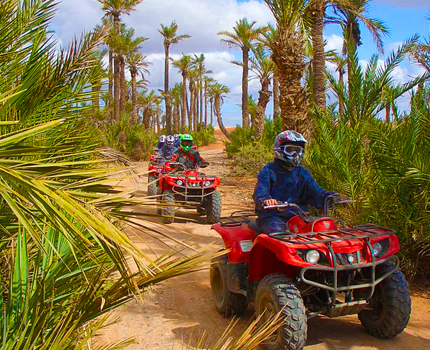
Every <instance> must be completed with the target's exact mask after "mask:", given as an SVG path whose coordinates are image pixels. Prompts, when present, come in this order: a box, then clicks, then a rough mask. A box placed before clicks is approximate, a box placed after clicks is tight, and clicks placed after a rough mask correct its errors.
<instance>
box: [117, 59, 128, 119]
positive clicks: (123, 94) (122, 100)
mask: <svg viewBox="0 0 430 350" xmlns="http://www.w3.org/2000/svg"><path fill="white" fill-rule="evenodd" d="M119 62H120V74H121V76H120V85H121V93H120V97H119V111H120V113H124V112H125V100H126V96H127V82H126V80H125V59H124V56H122V55H121V56H120V58H119Z"/></svg>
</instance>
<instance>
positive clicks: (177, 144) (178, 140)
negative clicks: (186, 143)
mask: <svg viewBox="0 0 430 350" xmlns="http://www.w3.org/2000/svg"><path fill="white" fill-rule="evenodd" d="M181 136H182V135H181V134H175V135H174V136H173V137H174V138H175V147H176V148H179V147H181Z"/></svg>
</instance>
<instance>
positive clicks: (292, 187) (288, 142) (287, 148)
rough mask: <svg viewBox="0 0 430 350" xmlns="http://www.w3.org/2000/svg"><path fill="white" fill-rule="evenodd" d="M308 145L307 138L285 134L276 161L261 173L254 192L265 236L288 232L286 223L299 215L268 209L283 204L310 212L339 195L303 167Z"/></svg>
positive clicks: (280, 137) (279, 141) (278, 141)
mask: <svg viewBox="0 0 430 350" xmlns="http://www.w3.org/2000/svg"><path fill="white" fill-rule="evenodd" d="M306 143H307V141H306V139H305V138H304V137H303V135H301V134H300V133H298V132H295V131H290V130H288V131H284V132H282V133H280V134H279V135H278V136H277V137H276V139H275V146H274V151H275V160H274V162H272V163H269V164H267V165H266V166H265V167H264V168H263V169H261V171H260V173H259V174H258V183H257V185H256V187H255V191H254V201H255V208H256V209H255V211H256V214H257V216H258V219H257V224H258V227H259V229H260V231H261V232H264V233H266V234H271V233H276V232H285V231H286V223H287V222H288V220H289V219H290V218H291V217H293V216H294V215H296V211H294V210H292V209H288V210H286V211H279V210H277V209H267V210H266V209H264V208H263V207H264V206H268V205H276V204H277V202H278V201H282V202H288V203H294V204H297V205H299V206H300V207H301V208H302V209H303V210H304V211H307V207H308V205H311V206H313V207H315V208H323V207H324V203H325V200H326V198H327V197H328V196H330V195H336V193H335V192H329V191H326V190H324V189H323V188H321V187H320V186H319V185H318V184H317V183H316V181H315V180H314V179H313V178H312V176H311V174H310V173H309V170H307V169H305V168H303V167H301V166H299V164H300V161H301V160H302V158H303V154H304V150H305V145H306ZM339 196H340V195H339ZM296 210H297V209H296Z"/></svg>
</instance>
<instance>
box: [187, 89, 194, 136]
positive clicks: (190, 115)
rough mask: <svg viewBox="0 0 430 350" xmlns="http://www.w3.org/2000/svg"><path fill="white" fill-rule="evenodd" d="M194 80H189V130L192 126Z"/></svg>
mask: <svg viewBox="0 0 430 350" xmlns="http://www.w3.org/2000/svg"><path fill="white" fill-rule="evenodd" d="M193 85H194V82H192V81H190V86H189V89H190V106H189V113H188V127H189V128H190V131H191V130H193V128H194V94H193V89H194V86H193ZM187 102H188V101H187Z"/></svg>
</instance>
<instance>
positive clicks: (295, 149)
mask: <svg viewBox="0 0 430 350" xmlns="http://www.w3.org/2000/svg"><path fill="white" fill-rule="evenodd" d="M307 143H308V141H306V139H305V138H304V137H303V135H302V134H300V133H298V132H297V131H292V130H287V131H283V132H281V133H280V134H279V135H278V136H276V138H275V146H274V151H275V157H276V158H277V159H279V160H280V161H282V162H284V163H286V165H287V166H290V167H296V166H298V165H299V164H300V162H301V160H302V158H303V154H304V152H305V145H306V144H307Z"/></svg>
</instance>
